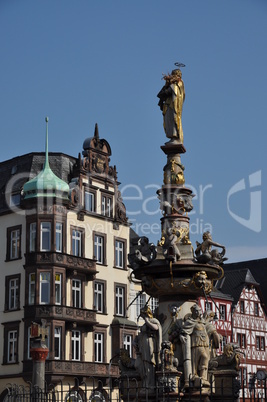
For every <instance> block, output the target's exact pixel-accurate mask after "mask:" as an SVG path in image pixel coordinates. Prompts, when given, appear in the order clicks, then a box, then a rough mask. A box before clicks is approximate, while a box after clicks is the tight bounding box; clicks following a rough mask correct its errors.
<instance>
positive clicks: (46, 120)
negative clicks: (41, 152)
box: [45, 116, 49, 167]
mask: <svg viewBox="0 0 267 402" xmlns="http://www.w3.org/2000/svg"><path fill="white" fill-rule="evenodd" d="M48 121H49V118H48V117H47V116H46V118H45V122H46V140H45V167H47V166H49V160H48Z"/></svg>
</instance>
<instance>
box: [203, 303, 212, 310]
mask: <svg viewBox="0 0 267 402" xmlns="http://www.w3.org/2000/svg"><path fill="white" fill-rule="evenodd" d="M205 311H212V303H211V302H209V301H206V302H205Z"/></svg>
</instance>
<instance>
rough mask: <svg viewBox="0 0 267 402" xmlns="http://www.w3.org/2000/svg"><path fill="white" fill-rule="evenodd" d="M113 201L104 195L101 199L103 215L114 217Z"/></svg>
mask: <svg viewBox="0 0 267 402" xmlns="http://www.w3.org/2000/svg"><path fill="white" fill-rule="evenodd" d="M111 208H112V199H111V197H109V196H106V195H102V197H101V214H102V215H104V216H107V217H109V218H110V217H111V216H112V209H111Z"/></svg>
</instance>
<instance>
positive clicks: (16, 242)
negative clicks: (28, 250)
mask: <svg viewBox="0 0 267 402" xmlns="http://www.w3.org/2000/svg"><path fill="white" fill-rule="evenodd" d="M21 228H22V226H21V225H18V226H13V227H9V228H7V242H6V245H7V247H6V261H10V260H16V259H19V258H21Z"/></svg>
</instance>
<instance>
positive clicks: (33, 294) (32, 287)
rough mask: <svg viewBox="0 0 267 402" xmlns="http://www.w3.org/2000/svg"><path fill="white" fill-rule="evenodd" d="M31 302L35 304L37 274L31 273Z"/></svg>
mask: <svg viewBox="0 0 267 402" xmlns="http://www.w3.org/2000/svg"><path fill="white" fill-rule="evenodd" d="M29 304H35V274H34V273H31V274H29Z"/></svg>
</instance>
